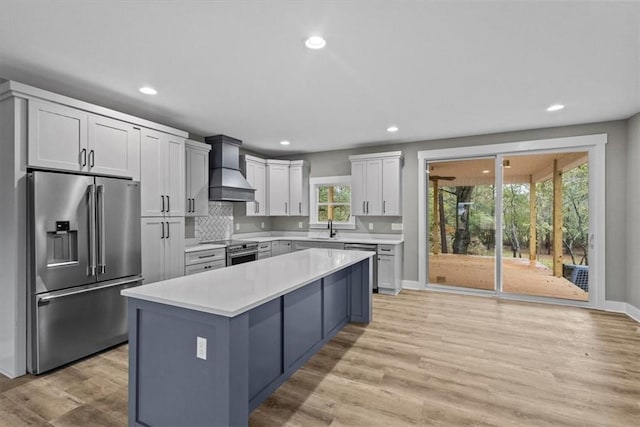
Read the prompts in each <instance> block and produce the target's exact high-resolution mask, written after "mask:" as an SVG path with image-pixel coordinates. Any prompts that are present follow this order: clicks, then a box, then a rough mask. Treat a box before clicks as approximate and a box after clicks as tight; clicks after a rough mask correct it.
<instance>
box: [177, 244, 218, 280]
mask: <svg viewBox="0 0 640 427" xmlns="http://www.w3.org/2000/svg"><path fill="white" fill-rule="evenodd" d="M226 266H227V252H226V249H225V248H220V249H204V250H201V251H191V252H186V253H185V254H184V275H185V276H188V275H190V274H197V273H204V272H206V271H211V270H217V269H219V268H224V267H226Z"/></svg>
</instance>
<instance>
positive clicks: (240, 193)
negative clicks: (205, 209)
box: [204, 135, 256, 202]
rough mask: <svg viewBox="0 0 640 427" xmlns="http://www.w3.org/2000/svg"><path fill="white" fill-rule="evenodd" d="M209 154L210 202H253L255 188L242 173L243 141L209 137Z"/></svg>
mask: <svg viewBox="0 0 640 427" xmlns="http://www.w3.org/2000/svg"><path fill="white" fill-rule="evenodd" d="M204 140H205V142H206V143H207V144H210V145H211V147H212V148H211V151H210V152H209V167H210V170H209V200H215V201H227V202H252V201H254V200H255V192H256V190H255V188H253V187H252V186H251V185H250V184H249V183H248V182H247V180H246V179H245V178H244V176H242V173H241V172H240V146H241V145H242V141H240V140H239V139H235V138H231V137H230V136H226V135H215V136H208V137H206V138H205V139H204Z"/></svg>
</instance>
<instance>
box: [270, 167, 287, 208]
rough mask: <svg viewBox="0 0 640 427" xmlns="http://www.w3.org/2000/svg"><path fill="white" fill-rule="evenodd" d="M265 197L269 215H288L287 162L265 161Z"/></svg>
mask: <svg viewBox="0 0 640 427" xmlns="http://www.w3.org/2000/svg"><path fill="white" fill-rule="evenodd" d="M267 195H268V196H267V199H268V200H267V205H268V206H267V208H268V209H269V215H272V216H287V215H289V208H290V206H289V161H288V160H267Z"/></svg>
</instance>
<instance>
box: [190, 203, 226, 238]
mask: <svg viewBox="0 0 640 427" xmlns="http://www.w3.org/2000/svg"><path fill="white" fill-rule="evenodd" d="M232 234H233V204H232V203H231V202H211V201H210V202H209V216H205V217H198V218H196V219H195V227H194V237H195V238H196V239H198V241H200V242H206V241H209V240H223V239H230V238H231V235H232Z"/></svg>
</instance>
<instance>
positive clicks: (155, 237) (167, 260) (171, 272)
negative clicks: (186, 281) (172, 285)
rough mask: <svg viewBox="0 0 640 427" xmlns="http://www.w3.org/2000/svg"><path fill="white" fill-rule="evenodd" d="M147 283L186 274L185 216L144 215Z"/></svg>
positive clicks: (144, 258) (143, 232)
mask: <svg viewBox="0 0 640 427" xmlns="http://www.w3.org/2000/svg"><path fill="white" fill-rule="evenodd" d="M141 232H142V233H141V234H142V276H143V278H144V283H145V284H146V283H153V282H157V281H160V280H167V279H172V278H174V277H180V276H182V275H183V274H184V218H182V217H177V218H176V217H172V218H169V217H167V218H162V217H158V218H142V229H141Z"/></svg>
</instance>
